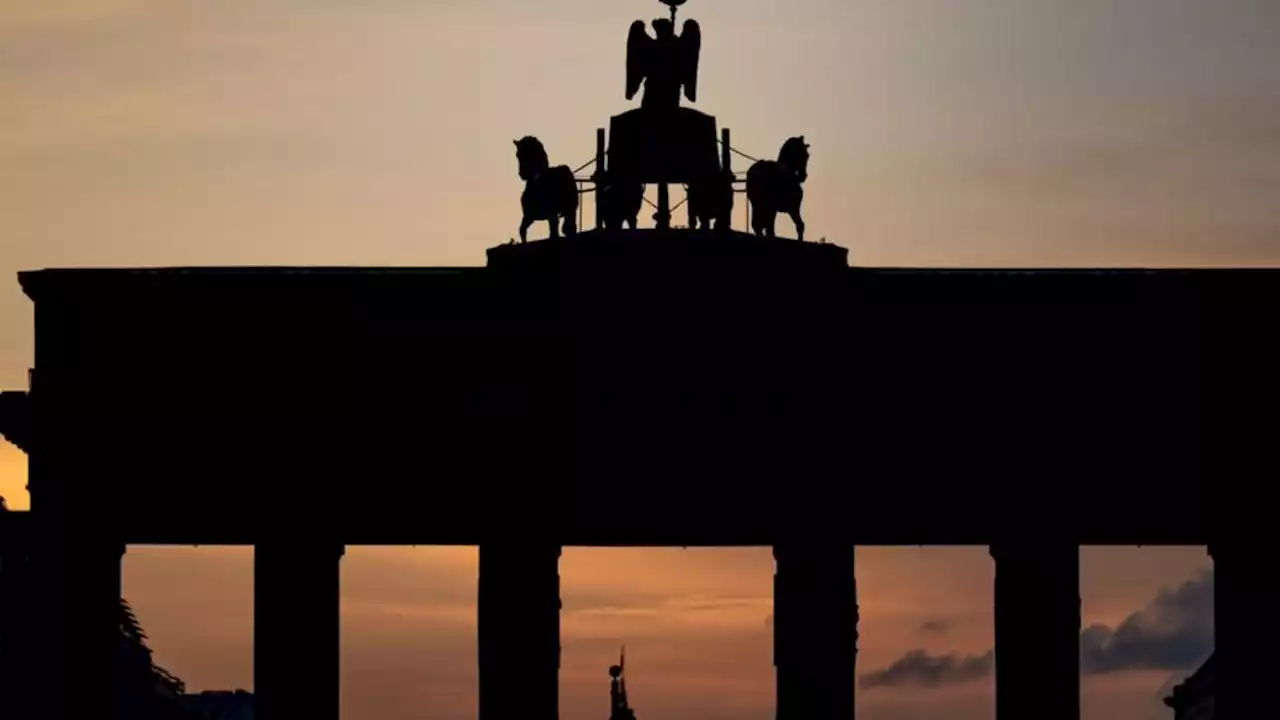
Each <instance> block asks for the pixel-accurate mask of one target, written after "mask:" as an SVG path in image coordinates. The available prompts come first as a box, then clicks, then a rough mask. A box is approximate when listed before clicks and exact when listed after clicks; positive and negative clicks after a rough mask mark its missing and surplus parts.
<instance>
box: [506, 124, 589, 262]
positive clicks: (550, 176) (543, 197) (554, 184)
mask: <svg viewBox="0 0 1280 720" xmlns="http://www.w3.org/2000/svg"><path fill="white" fill-rule="evenodd" d="M512 142H514V143H515V145H516V161H517V162H518V163H519V168H520V179H521V180H524V192H523V193H521V195H520V208H521V210H522V211H523V217H522V218H521V220H520V242H522V243H523V242H527V241H528V235H529V226H531V225H533V224H534V223H535V222H537V221H539V220H546V221H547V222H548V224H549V225H550V227H551V231H550V237H551V239H553V240H554V239H556V238H558V237H560V225H559V219H560V218H562V217H563V218H564V234H565V235H573V234H574V233H576V232H577V231H578V225H577V220H576V217H575V216H576V215H577V212H578V184H577V182H576V181H575V180H574V178H573V171H572V170H570V169H569V166H568V165H556V166H554V167H552V166H551V162H550V161H549V160H548V159H547V151H546V148H544V147H543V146H542V141H541V140H539V139H538V138H536V137H533V136H532V135H526V136H525V137H522V138H520V139H519V140H513V141H512Z"/></svg>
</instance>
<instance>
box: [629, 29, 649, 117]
mask: <svg viewBox="0 0 1280 720" xmlns="http://www.w3.org/2000/svg"><path fill="white" fill-rule="evenodd" d="M652 42H653V39H652V38H650V37H649V33H647V32H645V29H644V21H643V20H637V21H635V22H633V23H631V30H630V31H628V32H627V99H628V100H630V99H631V98H633V97H635V95H636V92H638V91H639V90H640V83H641V82H642V81H643V80H644V78H645V76H646V75H648V74H649V52H650V50H649V47H650V44H651V43H652Z"/></svg>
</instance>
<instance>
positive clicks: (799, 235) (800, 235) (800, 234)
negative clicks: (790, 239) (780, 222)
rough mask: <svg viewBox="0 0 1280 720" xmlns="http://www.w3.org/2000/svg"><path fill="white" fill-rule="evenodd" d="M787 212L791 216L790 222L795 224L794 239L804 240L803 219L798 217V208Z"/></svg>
mask: <svg viewBox="0 0 1280 720" xmlns="http://www.w3.org/2000/svg"><path fill="white" fill-rule="evenodd" d="M787 214H788V215H790V216H791V222H792V223H794V224H795V226H796V239H797V240H799V241H800V242H804V220H802V219H801V218H800V209H799V208H796V209H795V210H792V211H791V212H789V213H787Z"/></svg>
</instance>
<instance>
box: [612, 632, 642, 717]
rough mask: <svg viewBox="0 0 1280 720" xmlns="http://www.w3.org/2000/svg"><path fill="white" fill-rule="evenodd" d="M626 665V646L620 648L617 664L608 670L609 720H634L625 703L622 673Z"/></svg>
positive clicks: (625, 684)
mask: <svg viewBox="0 0 1280 720" xmlns="http://www.w3.org/2000/svg"><path fill="white" fill-rule="evenodd" d="M626 665H627V646H626V645H623V646H622V652H621V654H620V655H619V657H618V664H617V665H613V666H611V667H610V668H609V677H610V678H612V680H610V682H609V720H635V718H636V714H635V711H634V710H632V709H631V706H630V705H629V704H628V703H627V679H626V678H625V677H624V676H623V671H624V669H625V668H626Z"/></svg>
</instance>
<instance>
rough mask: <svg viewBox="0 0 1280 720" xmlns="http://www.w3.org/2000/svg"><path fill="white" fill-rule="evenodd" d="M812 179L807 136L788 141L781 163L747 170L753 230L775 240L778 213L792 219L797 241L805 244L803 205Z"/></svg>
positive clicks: (760, 163)
mask: <svg viewBox="0 0 1280 720" xmlns="http://www.w3.org/2000/svg"><path fill="white" fill-rule="evenodd" d="M808 177H809V145H808V144H807V143H805V141H804V136H803V135H801V136H799V137H793V138H787V141H786V142H784V143H783V144H782V149H780V150H779V151H778V159H777V160H759V161H757V162H755V163H754V164H753V165H752V166H751V168H750V169H749V170H747V201H748V202H750V203H751V229H752V230H754V231H755V233H756V235H762V236H769V237H773V236H774V235H775V233H774V231H773V226H774V222H775V221H776V220H777V216H778V213H780V212H784V213H786V214H787V215H790V216H791V222H792V223H794V224H795V226H796V239H798V240H800V241H801V242H803V241H804V220H803V219H802V218H801V217H800V204H801V203H802V202H803V201H804V188H803V187H801V185H803V183H804V181H805V180H806V179H808Z"/></svg>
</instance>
